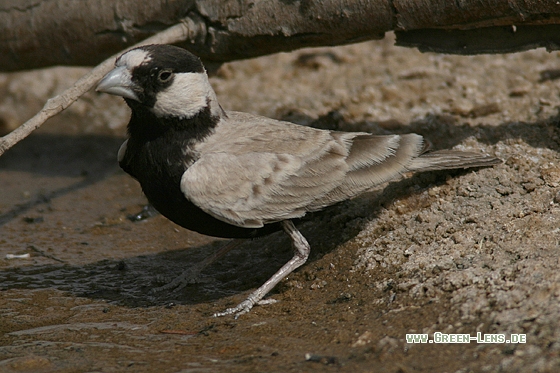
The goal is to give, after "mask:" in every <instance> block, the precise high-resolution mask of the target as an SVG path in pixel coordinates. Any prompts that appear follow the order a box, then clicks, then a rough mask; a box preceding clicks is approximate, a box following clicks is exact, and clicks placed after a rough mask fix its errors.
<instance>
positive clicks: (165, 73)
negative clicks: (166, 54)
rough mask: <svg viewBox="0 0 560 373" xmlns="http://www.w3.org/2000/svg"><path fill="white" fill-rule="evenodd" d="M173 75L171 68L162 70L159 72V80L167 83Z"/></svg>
mask: <svg viewBox="0 0 560 373" xmlns="http://www.w3.org/2000/svg"><path fill="white" fill-rule="evenodd" d="M172 76H173V73H172V72H171V70H161V71H160V72H159V73H158V80H159V81H160V83H167V82H168V81H169V79H171V77H172Z"/></svg>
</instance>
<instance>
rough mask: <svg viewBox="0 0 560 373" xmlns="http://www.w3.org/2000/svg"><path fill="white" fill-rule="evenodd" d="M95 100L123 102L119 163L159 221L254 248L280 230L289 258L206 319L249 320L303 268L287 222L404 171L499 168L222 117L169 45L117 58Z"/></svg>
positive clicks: (301, 241) (301, 242) (183, 57)
mask: <svg viewBox="0 0 560 373" xmlns="http://www.w3.org/2000/svg"><path fill="white" fill-rule="evenodd" d="M97 91H100V92H105V93H109V94H113V95H118V96H122V97H123V98H124V100H125V101H126V103H127V104H128V106H129V107H130V109H131V112H132V114H131V118H130V122H129V124H128V139H127V140H126V141H125V142H124V143H123V145H122V146H121V148H120V149H119V151H118V161H119V165H120V166H121V167H122V169H123V170H124V171H126V172H127V173H129V174H130V175H131V176H132V177H134V178H135V179H136V180H138V182H139V183H140V185H141V187H142V190H143V192H144V194H145V195H146V197H147V198H148V201H149V202H150V203H151V204H152V205H153V206H154V207H155V208H156V210H158V211H159V212H160V213H161V214H162V215H164V216H165V217H167V218H168V219H170V220H171V221H173V222H175V223H176V224H178V225H180V226H182V227H184V228H187V229H189V230H193V231H196V232H199V233H202V234H205V235H209V236H215V237H224V238H255V237H259V236H263V235H267V234H269V233H272V232H275V231H278V230H282V229H283V230H284V231H285V232H286V233H287V234H288V236H289V237H290V239H291V241H292V246H293V248H294V252H295V254H294V256H293V258H292V259H291V260H290V261H288V262H287V263H286V264H285V265H284V266H283V267H282V268H280V270H278V272H276V273H275V274H274V275H273V276H272V277H271V278H270V279H269V280H268V281H266V282H265V283H264V284H263V285H262V286H261V287H259V288H258V289H257V290H255V291H254V292H253V293H251V294H250V295H249V297H248V298H247V299H246V300H245V301H243V302H241V303H240V304H239V305H237V306H236V307H233V308H228V309H227V310H225V311H224V312H220V313H216V314H215V316H224V315H230V314H233V315H235V316H236V317H239V315H241V314H244V313H246V312H249V310H251V308H252V307H253V306H254V305H255V304H256V303H258V302H259V301H261V300H262V298H263V297H264V296H265V295H266V294H267V293H268V292H269V291H270V290H272V288H274V286H275V285H276V284H278V282H280V281H281V280H282V279H283V278H284V277H286V276H287V275H288V274H290V273H291V272H292V271H293V270H295V269H296V268H298V267H299V266H301V265H302V264H304V263H305V261H306V260H307V258H308V256H309V252H310V246H309V244H308V242H307V240H306V239H305V237H303V235H302V234H301V233H300V232H299V231H298V229H297V228H296V227H295V226H294V224H293V222H292V220H293V219H298V218H301V217H303V216H304V215H305V214H306V213H308V212H312V211H318V210H321V209H323V208H325V207H327V206H330V205H333V204H335V203H338V202H341V201H345V200H347V199H350V198H353V197H355V196H357V195H359V194H361V193H363V192H365V191H367V190H370V189H371V188H373V187H375V186H377V185H379V184H382V183H384V182H387V181H389V180H391V179H394V178H396V177H398V176H400V175H402V174H403V173H406V172H411V171H429V170H442V169H455V168H468V167H484V166H490V165H495V164H498V163H500V160H498V159H497V158H494V157H491V156H486V155H482V154H478V153H470V152H462V151H453V150H444V151H436V152H425V151H426V149H427V147H426V144H425V142H424V140H423V138H422V136H420V135H417V134H406V135H387V136H375V135H372V134H369V133H364V132H338V131H327V130H320V129H314V128H310V127H306V126H302V125H297V124H292V123H288V122H283V121H278V120H273V119H270V118H266V117H262V116H257V115H252V114H246V113H241V112H233V111H225V110H223V109H222V107H221V106H220V104H219V103H218V99H217V97H216V94H215V93H214V90H213V89H212V87H211V85H210V83H209V81H208V76H207V74H206V70H205V69H204V66H203V64H202V62H201V61H200V59H199V58H198V57H196V56H194V55H193V54H191V53H190V52H188V51H186V50H185V49H182V48H179V47H175V46H170V45H148V46H142V47H139V48H135V49H132V50H129V51H127V52H125V53H124V54H122V55H121V56H120V57H119V58H118V59H117V60H116V64H115V68H114V69H113V70H112V71H110V72H109V73H108V74H107V75H105V77H104V78H103V79H102V80H101V81H100V82H99V84H98V86H97Z"/></svg>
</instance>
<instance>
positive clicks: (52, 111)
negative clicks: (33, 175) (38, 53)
mask: <svg viewBox="0 0 560 373" xmlns="http://www.w3.org/2000/svg"><path fill="white" fill-rule="evenodd" d="M188 26H189V25H188V24H187V23H186V22H184V21H182V22H181V23H178V24H176V25H174V26H171V27H169V28H168V29H166V30H164V31H161V32H159V33H157V34H155V35H154V36H152V37H150V38H148V39H146V40H144V41H142V42H140V43H138V44H136V45H134V47H137V46H140V45H146V44H172V43H177V42H181V41H184V40H186V38H187V37H188V35H189V31H190V30H189V27H188ZM120 54H122V52H119V53H117V54H115V55H114V56H111V57H109V58H108V59H106V60H105V61H103V62H102V63H100V64H99V65H97V66H96V67H95V68H93V69H92V70H91V71H90V72H89V73H88V74H86V75H84V76H83V77H81V78H80V79H79V80H78V81H77V82H76V83H74V85H73V86H72V87H70V88H68V89H67V90H65V91H64V92H62V93H61V94H59V95H58V96H55V97H53V98H50V99H49V100H47V102H46V103H45V106H43V108H42V109H41V111H39V112H38V113H37V114H35V116H33V117H32V118H31V119H29V120H28V121H27V122H25V123H23V124H22V125H21V126H19V127H18V128H16V129H15V130H13V131H12V132H10V133H9V134H7V135H5V136H3V137H1V138H0V156H1V155H2V154H4V152H6V150H8V149H10V148H11V147H12V146H14V145H15V144H17V143H18V142H20V141H21V140H23V139H24V138H26V137H27V136H29V134H31V132H33V131H35V130H36V129H37V128H39V127H41V125H42V124H43V123H45V122H46V121H47V120H48V119H49V118H51V117H53V116H55V115H57V114H58V113H60V112H61V111H63V110H65V109H66V108H67V107H69V106H70V105H72V104H73V103H74V102H75V101H76V100H77V99H78V98H80V97H81V96H82V95H83V94H84V93H86V92H87V91H89V90H90V89H92V88H93V86H94V85H95V84H96V83H97V82H98V81H99V80H100V79H101V78H102V77H103V76H104V75H105V74H106V73H108V72H109V71H110V70H111V68H113V66H114V64H115V59H116V58H117V57H118V56H119V55H120Z"/></svg>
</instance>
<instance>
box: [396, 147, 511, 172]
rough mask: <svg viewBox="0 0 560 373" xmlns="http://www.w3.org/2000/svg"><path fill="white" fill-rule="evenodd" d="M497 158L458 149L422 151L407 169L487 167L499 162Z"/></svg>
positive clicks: (430, 169) (428, 169) (433, 169)
mask: <svg viewBox="0 0 560 373" xmlns="http://www.w3.org/2000/svg"><path fill="white" fill-rule="evenodd" d="M500 163H502V161H501V160H500V159H498V158H495V157H492V156H488V155H484V154H479V153H473V152H463V151H460V150H438V151H434V152H429V153H424V154H422V155H420V156H419V157H418V158H415V159H413V160H412V161H411V162H410V164H409V165H408V167H407V168H408V170H409V171H435V170H449V169H455V168H471V167H489V166H493V165H496V164H500Z"/></svg>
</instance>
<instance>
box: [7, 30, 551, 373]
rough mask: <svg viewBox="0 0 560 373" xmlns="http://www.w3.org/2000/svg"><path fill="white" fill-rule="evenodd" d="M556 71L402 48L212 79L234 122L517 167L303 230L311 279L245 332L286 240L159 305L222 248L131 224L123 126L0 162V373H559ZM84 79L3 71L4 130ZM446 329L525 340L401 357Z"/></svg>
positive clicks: (119, 110)
mask: <svg viewBox="0 0 560 373" xmlns="http://www.w3.org/2000/svg"><path fill="white" fill-rule="evenodd" d="M559 56H560V53H557V52H555V53H547V52H545V51H543V50H535V51H529V52H525V53H518V54H511V55H503V56H474V57H461V56H445V55H438V54H421V53H419V52H418V51H416V50H412V49H404V48H398V47H395V46H393V38H392V37H391V36H388V37H387V38H386V39H385V40H382V41H373V42H367V43H363V44H356V45H351V46H345V47H337V48H322V49H315V50H302V51H296V52H294V53H288V54H280V55H274V56H268V57H264V58H259V59H255V60H250V61H240V62H235V63H231V64H228V65H225V66H223V67H222V68H221V69H220V70H219V71H218V73H217V75H216V76H215V77H213V78H212V79H211V81H212V84H213V85H214V87H215V89H216V91H217V93H218V97H219V99H220V101H221V103H222V106H223V107H224V108H226V109H230V110H242V111H247V112H252V113H258V114H262V115H267V116H270V117H274V118H283V119H286V120H291V121H294V122H297V123H301V124H306V125H315V126H319V127H322V128H333V129H343V130H360V131H364V130H365V131H370V132H373V133H377V134H386V133H406V132H417V133H420V134H422V135H424V136H426V137H427V138H428V139H429V140H430V141H431V142H432V144H433V147H434V148H436V149H440V148H450V147H454V148H457V149H469V150H473V151H480V152H485V153H488V154H492V155H495V156H497V157H499V158H501V159H502V160H503V161H504V163H503V164H501V165H498V166H496V167H493V168H486V169H478V170H472V171H453V172H431V173H424V174H418V175H407V178H405V179H403V180H400V181H395V182H393V183H390V184H389V185H388V186H387V188H385V189H384V190H380V191H372V192H371V193H369V194H366V195H364V196H361V197H359V198H357V199H355V200H353V201H350V202H347V203H344V204H341V205H339V206H335V207H334V208H331V209H329V210H326V211H324V212H321V213H316V214H313V215H311V216H309V218H308V219H306V220H305V221H304V222H303V223H302V225H301V230H302V233H303V234H304V235H305V236H306V237H307V238H308V240H309V242H310V244H311V246H312V254H311V258H310V260H309V262H308V263H307V264H306V265H304V266H303V267H302V268H300V269H299V270H298V271H296V272H295V273H293V274H292V275H290V276H289V277H288V278H287V279H286V280H285V281H283V282H282V283H281V284H280V285H279V286H278V287H277V288H276V289H275V290H274V291H273V293H272V294H271V297H272V298H274V299H276V300H278V302H277V303H275V304H272V305H268V306H260V307H259V306H257V307H255V308H254V309H253V310H252V311H251V312H250V313H249V314H247V315H243V316H242V317H240V318H239V319H237V320H235V319H233V318H232V317H223V318H213V317H212V316H211V315H212V314H213V313H214V312H216V311H221V310H223V309H225V308H226V307H229V306H232V305H235V304H237V303H238V302H240V301H241V300H243V299H244V297H245V296H246V295H247V294H248V293H249V292H250V291H251V290H252V289H255V288H256V287H258V286H259V285H260V284H262V282H264V281H265V280H266V279H267V278H268V277H269V276H271V275H272V273H274V272H275V271H276V270H277V269H278V268H279V267H280V266H281V265H282V264H283V263H284V262H286V261H287V260H288V259H289V258H290V257H291V250H290V245H289V242H288V240H287V239H286V237H284V236H283V234H281V233H277V234H274V235H271V236H269V237H265V238H263V239H260V240H257V241H252V242H247V243H245V244H244V245H242V246H241V247H239V248H238V249H236V250H234V251H232V252H231V253H230V254H228V255H227V256H226V257H224V258H223V259H221V260H220V261H218V262H216V263H215V264H213V265H212V266H210V267H209V268H207V269H206V270H205V271H204V272H203V275H202V277H201V279H200V282H199V283H197V284H194V285H191V286H188V287H186V288H184V289H182V290H181V291H179V292H176V293H173V292H159V293H155V294H154V293H151V292H150V290H151V289H152V288H154V287H157V286H160V285H162V284H164V283H165V282H166V281H168V279H170V278H173V277H174V276H176V275H179V274H180V273H181V272H182V270H183V269H185V268H188V267H189V266H192V265H193V264H195V263H198V262H200V261H201V260H202V259H203V258H204V257H206V256H208V255H209V254H210V253H212V252H213V251H214V250H216V249H217V248H218V247H219V245H221V244H222V243H223V241H220V240H216V239H213V238H209V237H205V236H201V235H198V234H195V233H192V232H189V231H186V230H184V229H181V228H179V227H177V226H175V225H174V224H172V223H170V222H169V221H167V220H166V219H165V218H163V217H161V216H156V217H153V218H150V219H146V220H142V221H139V222H133V221H131V220H129V219H128V217H129V216H130V215H133V214H135V213H137V212H139V211H140V210H141V209H142V207H143V206H144V204H145V202H146V201H145V199H144V197H143V196H142V193H141V191H140V189H139V187H138V185H137V183H136V182H135V181H134V180H132V179H131V178H130V177H128V176H127V175H125V174H124V173H123V172H122V171H121V170H120V169H119V168H118V166H117V164H116V160H115V158H116V152H117V149H118V147H119V146H120V144H121V142H122V141H123V138H124V135H125V125H126V122H127V116H128V110H127V108H126V107H125V105H124V104H123V103H122V101H121V100H120V99H119V98H115V97H110V96H108V95H97V94H95V93H90V94H88V95H87V96H86V97H84V98H83V99H82V100H80V101H79V102H77V103H76V104H75V105H73V106H72V107H71V108H70V109H69V110H68V111H67V112H66V113H64V114H62V115H60V116H59V117H57V118H55V119H53V120H51V121H50V122H48V123H47V124H45V126H44V127H43V128H41V129H40V130H39V131H37V132H36V133H35V134H33V135H32V136H31V137H30V138H28V139H27V140H25V141H23V142H22V143H20V144H18V145H17V146H16V147H15V148H13V149H12V150H10V151H9V152H7V153H6V154H5V155H3V156H2V157H0V188H1V189H0V190H1V192H0V371H2V372H125V371H130V372H155V371H157V372H307V371H321V372H322V371H325V372H331V371H341V372H372V371H383V372H403V373H404V372H555V371H559V369H560V325H559V315H560V299H559V298H560V272H559V271H558V267H559V257H560V248H559V247H560V246H559V244H560V166H559V155H558V151H559V150H560V137H559V135H560V133H559V132H560V131H559V128H558V122H559V119H560V117H559V115H558V108H559V107H560V95H559V92H560V80H556V78H558V77H560V74H559V71H560V70H559V69H560V62H559V59H558V57H559ZM84 71H85V70H84V69H77V68H73V69H68V68H66V69H64V68H56V69H47V70H42V71H34V72H28V73H16V74H9V75H0V95H1V96H0V128H1V131H4V132H6V131H8V130H9V129H10V128H13V127H14V126H16V125H17V124H18V123H21V122H22V121H23V120H25V119H27V118H28V117H29V116H31V115H32V114H33V113H34V112H35V111H36V110H37V109H38V108H40V106H41V105H42V104H43V102H44V100H46V98H48V97H50V96H51V95H53V94H55V93H56V92H60V91H61V90H62V89H64V88H65V87H67V86H68V85H70V84H71V83H72V82H73V81H74V80H75V79H77V78H78V77H79V76H80V75H81V74H83V73H84ZM9 254H15V255H21V254H30V258H28V259H7V255H9ZM434 332H442V333H464V334H470V335H472V336H475V335H476V333H477V332H480V333H481V335H486V334H489V333H503V334H505V335H506V336H507V338H508V339H509V338H510V335H511V334H512V333H515V334H525V335H526V343H519V344H516V343H477V342H474V341H473V342H471V343H468V344H467V343H458V344H449V343H448V344H413V343H407V341H406V339H405V336H406V334H407V333H428V334H429V336H430V338H432V337H433V333H434Z"/></svg>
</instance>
